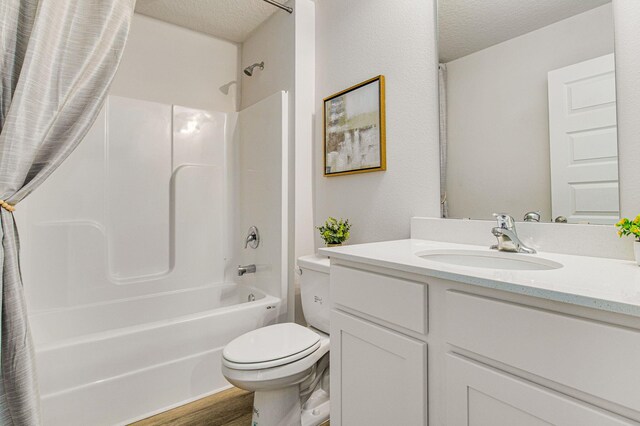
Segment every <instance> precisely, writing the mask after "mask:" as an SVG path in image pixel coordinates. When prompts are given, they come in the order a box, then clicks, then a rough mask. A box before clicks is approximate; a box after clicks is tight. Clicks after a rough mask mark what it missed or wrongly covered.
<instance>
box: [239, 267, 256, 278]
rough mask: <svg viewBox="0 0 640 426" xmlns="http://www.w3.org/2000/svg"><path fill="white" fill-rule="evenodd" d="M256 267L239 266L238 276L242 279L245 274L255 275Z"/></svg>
mask: <svg viewBox="0 0 640 426" xmlns="http://www.w3.org/2000/svg"><path fill="white" fill-rule="evenodd" d="M255 273H256V265H244V266H242V265H238V276H239V277H241V276H243V275H244V274H255Z"/></svg>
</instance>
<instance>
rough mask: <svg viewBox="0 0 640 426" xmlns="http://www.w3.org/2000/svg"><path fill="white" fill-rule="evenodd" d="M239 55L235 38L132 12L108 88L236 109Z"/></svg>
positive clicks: (191, 104) (177, 102)
mask: <svg viewBox="0 0 640 426" xmlns="http://www.w3.org/2000/svg"><path fill="white" fill-rule="evenodd" d="M239 59H240V52H239V47H238V45H237V44H235V43H232V42H229V41H226V40H222V39H217V38H214V37H211V36H208V35H205V34H201V33H198V32H195V31H191V30H188V29H186V28H182V27H178V26H175V25H172V24H168V23H165V22H162V21H158V20H156V19H153V18H149V17H147V16H143V15H138V14H135V15H134V17H133V23H132V24H131V30H130V33H129V39H128V40H127V45H126V47H125V51H124V55H123V57H122V63H121V64H120V68H119V69H118V72H117V74H116V77H115V80H114V82H113V85H112V86H111V92H110V93H111V94H114V95H119V96H126V97H130V98H136V99H143V100H147V101H154V102H160V103H165V104H175V105H184V106H188V107H192V108H201V109H207V110H213V111H221V112H232V111H236V110H237V109H238V104H239V103H238V101H239V99H238V96H237V92H238V87H237V80H238V72H239V66H238V65H239V64H238V62H239Z"/></svg>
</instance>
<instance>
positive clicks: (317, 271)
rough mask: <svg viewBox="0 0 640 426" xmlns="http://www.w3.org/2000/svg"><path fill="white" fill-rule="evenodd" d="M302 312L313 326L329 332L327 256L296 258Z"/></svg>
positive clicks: (329, 307)
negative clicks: (298, 269) (298, 270)
mask: <svg viewBox="0 0 640 426" xmlns="http://www.w3.org/2000/svg"><path fill="white" fill-rule="evenodd" d="M298 267H299V268H300V271H301V272H302V275H301V276H300V296H301V299H302V312H303V313H304V317H305V319H306V320H307V323H309V325H310V326H312V327H313V328H317V329H318V330H320V331H322V332H324V333H327V334H329V311H330V309H331V304H330V300H329V258H327V257H323V256H318V255H311V256H302V257H299V258H298Z"/></svg>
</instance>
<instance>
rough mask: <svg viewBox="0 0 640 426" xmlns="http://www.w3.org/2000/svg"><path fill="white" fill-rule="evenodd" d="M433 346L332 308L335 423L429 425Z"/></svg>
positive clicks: (336, 425)
mask: <svg viewBox="0 0 640 426" xmlns="http://www.w3.org/2000/svg"><path fill="white" fill-rule="evenodd" d="M426 383H427V344H426V343H424V342H421V341H419V340H415V339H412V338H410V337H406V336H403V335H401V334H399V333H396V332H393V331H390V330H388V329H386V328H383V327H380V326H377V325H374V324H372V323H370V322H367V321H363V320H361V319H358V318H355V317H352V316H350V315H346V314H343V313H341V312H338V311H336V310H332V311H331V425H332V426H341V425H342V426H360V425H367V426H373V425H380V426H389V425H411V426H420V425H426V424H427V421H426V418H427V417H426V415H427V413H426V411H427V409H426V401H427V394H426V392H427V391H426V389H427V386H426Z"/></svg>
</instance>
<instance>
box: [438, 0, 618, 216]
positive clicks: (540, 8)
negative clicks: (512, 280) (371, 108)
mask: <svg viewBox="0 0 640 426" xmlns="http://www.w3.org/2000/svg"><path fill="white" fill-rule="evenodd" d="M438 32H439V34H438V40H439V41H438V48H439V61H440V63H441V65H440V113H441V120H440V121H441V154H442V156H443V161H442V164H443V169H442V173H441V174H442V183H443V188H442V195H443V216H444V217H451V218H472V219H491V218H492V213H494V212H506V213H509V214H511V215H512V216H514V217H515V218H516V220H523V218H524V216H525V214H526V213H527V212H539V214H540V221H546V222H549V221H554V220H556V219H557V218H559V217H560V219H559V220H557V221H563V218H566V220H567V222H568V223H591V224H612V223H615V222H616V221H617V220H618V217H619V191H618V149H617V148H618V144H617V131H616V92H615V61H614V40H613V37H614V22H613V11H612V4H611V1H610V0H537V1H529V0H482V1H480V0H473V1H470V0H439V1H438Z"/></svg>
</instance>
